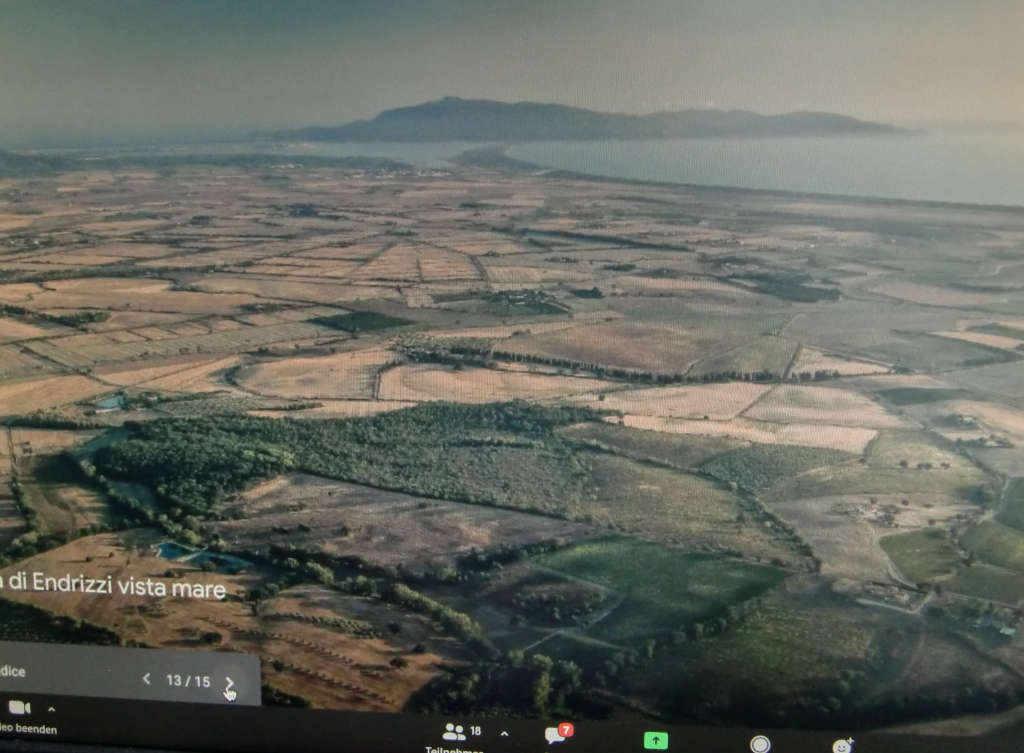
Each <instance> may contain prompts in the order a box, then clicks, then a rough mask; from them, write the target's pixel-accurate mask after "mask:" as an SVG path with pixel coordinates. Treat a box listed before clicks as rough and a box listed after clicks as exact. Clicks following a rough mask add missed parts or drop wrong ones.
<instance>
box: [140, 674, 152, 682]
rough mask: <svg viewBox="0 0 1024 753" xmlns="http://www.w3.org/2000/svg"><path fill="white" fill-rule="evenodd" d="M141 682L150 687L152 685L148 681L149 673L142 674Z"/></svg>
mask: <svg viewBox="0 0 1024 753" xmlns="http://www.w3.org/2000/svg"><path fill="white" fill-rule="evenodd" d="M142 681H143V682H144V683H146V684H147V685H151V684H152V683H150V681H149V672H146V674H144V675H143V676H142Z"/></svg>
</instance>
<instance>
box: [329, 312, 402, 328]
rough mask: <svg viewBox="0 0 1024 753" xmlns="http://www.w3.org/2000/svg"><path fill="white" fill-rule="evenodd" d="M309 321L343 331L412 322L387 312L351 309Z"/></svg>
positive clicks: (395, 325)
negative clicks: (346, 312) (348, 311)
mask: <svg viewBox="0 0 1024 753" xmlns="http://www.w3.org/2000/svg"><path fill="white" fill-rule="evenodd" d="M309 321H311V322H312V323H313V324H322V325H324V326H325V327H333V328H334V329H340V330H344V331H345V332H371V331H373V330H377V329H391V328H392V327H404V326H405V325H407V324H412V323H413V322H412V321H410V320H409V319H402V318H401V317H398V316H389V315H388V314H378V313H376V312H374V311H353V312H351V313H349V314H335V315H334V316H318V317H316V318H315V319H310V320H309Z"/></svg>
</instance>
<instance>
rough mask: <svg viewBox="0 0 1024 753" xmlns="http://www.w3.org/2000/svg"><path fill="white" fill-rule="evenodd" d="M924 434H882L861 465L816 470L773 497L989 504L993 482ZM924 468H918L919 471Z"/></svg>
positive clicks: (993, 495)
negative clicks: (895, 497)
mask: <svg viewBox="0 0 1024 753" xmlns="http://www.w3.org/2000/svg"><path fill="white" fill-rule="evenodd" d="M947 445H948V443H946V442H945V441H944V440H942V439H941V438H939V437H936V436H934V435H932V434H929V433H927V432H918V431H904V430H883V431H881V432H879V434H878V437H877V438H876V439H875V440H874V441H873V442H872V443H871V444H870V445H868V448H867V452H866V456H865V457H866V462H865V463H864V464H859V463H853V464H843V465H839V466H832V467H830V468H818V469H814V470H811V471H808V472H807V473H804V474H803V475H801V476H798V477H796V478H793V479H791V480H789V481H783V482H782V483H780V484H779V485H778V486H776V487H775V488H774V489H772V497H773V498H779V499H801V498H803V497H826V496H832V495H840V494H901V493H902V494H945V495H950V496H953V497H959V498H962V499H966V500H972V501H975V502H977V503H979V504H991V503H992V502H994V500H995V499H997V498H998V483H997V480H996V479H995V478H994V477H992V476H990V475H989V474H988V473H986V472H985V471H983V470H982V469H981V468H979V467H978V466H976V465H975V464H974V463H972V462H971V461H970V460H969V459H968V458H966V457H964V456H963V455H960V454H959V453H957V452H954V451H953V450H952V449H951V447H950V446H947ZM919 465H922V466H924V467H923V468H921V469H919V468H918V466H919Z"/></svg>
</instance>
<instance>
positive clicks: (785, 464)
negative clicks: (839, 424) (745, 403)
mask: <svg viewBox="0 0 1024 753" xmlns="http://www.w3.org/2000/svg"><path fill="white" fill-rule="evenodd" d="M853 457H854V456H853V455H851V454H849V453H846V452H840V451H839V450H826V449H821V448H818V447H797V446H795V445H752V446H750V447H743V448H741V449H737V450H732V451H731V452H726V453H724V454H722V455H719V456H717V457H714V458H712V459H711V460H708V461H707V462H705V463H703V464H701V465H700V466H699V467H698V470H700V471H702V472H703V473H707V474H709V475H711V476H714V477H715V478H719V479H722V480H723V481H732V482H735V483H736V484H737V486H739V487H740V488H742V489H746V490H748V491H752V492H757V491H761V490H763V489H768V488H771V487H772V486H775V484H777V483H778V482H780V481H783V480H785V479H788V478H793V477H794V476H797V475H799V474H801V473H805V472H806V471H809V470H811V469H812V468H820V467H823V466H831V465H836V464H838V463H842V462H844V461H847V460H851V459H852V458H853Z"/></svg>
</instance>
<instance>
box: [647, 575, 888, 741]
mask: <svg viewBox="0 0 1024 753" xmlns="http://www.w3.org/2000/svg"><path fill="white" fill-rule="evenodd" d="M891 619H892V617H891V616H890V615H882V614H879V613H878V612H877V610H875V611H872V610H870V609H867V608H863V607H858V606H856V605H851V604H849V603H848V602H843V601H841V600H840V599H838V598H828V597H826V598H824V599H815V600H814V603H801V602H793V601H792V600H791V597H789V596H788V595H784V594H781V593H779V592H776V593H775V594H772V595H771V596H768V597H766V598H765V600H764V603H762V604H760V605H758V606H757V607H756V608H755V609H754V610H753V611H752V612H751V613H750V614H749V615H747V616H746V617H744V619H743V620H742V621H741V622H740V623H739V624H738V625H737V626H736V627H735V628H733V629H731V630H729V631H727V632H725V633H723V634H721V635H716V636H712V637H710V638H705V639H704V640H701V641H692V642H689V643H687V644H686V645H684V646H682V647H681V648H680V649H678V651H674V652H672V655H667V656H665V657H664V658H662V659H661V660H659V661H658V662H656V663H655V664H654V665H653V666H652V667H651V668H649V669H646V670H645V671H644V672H643V674H642V675H638V676H636V677H633V678H630V679H631V680H632V681H633V683H635V689H636V692H637V693H638V694H639V695H640V696H641V697H645V698H649V699H650V702H651V703H655V704H657V705H658V707H660V708H661V709H663V710H664V711H665V713H667V714H669V715H672V716H675V715H680V714H682V715H687V714H692V711H693V705H696V704H700V703H706V702H710V703H712V704H718V705H721V706H726V707H727V706H728V705H729V701H728V699H730V698H733V697H736V696H740V697H743V698H756V699H758V703H757V706H758V708H759V709H760V711H759V713H760V714H766V713H770V712H766V711H765V710H766V709H774V708H780V707H784V706H787V705H790V704H792V703H793V702H794V700H795V699H796V698H797V697H798V696H800V695H801V694H805V695H806V696H810V697H815V698H817V697H824V696H828V695H839V694H840V693H841V692H842V690H843V689H844V687H843V685H844V683H846V687H845V689H846V690H847V692H849V691H851V690H853V688H851V687H850V684H849V683H848V682H847V681H845V680H842V678H843V677H844V673H845V672H847V671H850V670H853V671H854V672H857V673H858V675H860V674H861V673H863V672H865V671H867V672H872V668H871V666H870V661H871V657H872V655H873V653H874V650H875V647H876V646H877V644H878V638H879V635H880V633H881V632H882V630H884V629H885V626H886V625H887V624H889V623H887V620H891ZM680 677H686V678H688V679H689V683H688V685H689V690H688V692H685V693H681V692H680ZM846 677H849V678H851V679H852V677H851V676H850V675H846ZM862 682H863V680H862ZM747 711H748V713H747V716H746V719H747V722H748V723H749V721H750V714H749V709H748V710H747ZM740 713H743V712H740Z"/></svg>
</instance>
